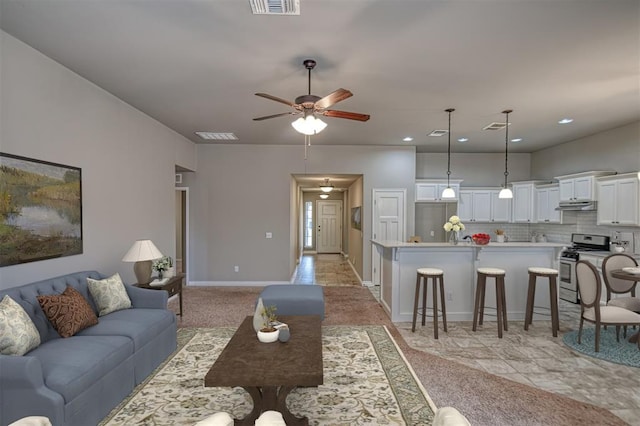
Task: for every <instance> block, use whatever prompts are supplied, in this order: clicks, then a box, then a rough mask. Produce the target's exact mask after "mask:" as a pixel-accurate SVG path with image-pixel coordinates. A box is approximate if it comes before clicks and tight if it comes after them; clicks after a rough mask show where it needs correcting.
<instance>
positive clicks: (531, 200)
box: [511, 182, 536, 223]
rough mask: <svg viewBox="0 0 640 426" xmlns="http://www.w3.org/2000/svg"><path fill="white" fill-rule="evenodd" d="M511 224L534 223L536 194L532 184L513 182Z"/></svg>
mask: <svg viewBox="0 0 640 426" xmlns="http://www.w3.org/2000/svg"><path fill="white" fill-rule="evenodd" d="M511 189H512V191H513V222H517V223H532V222H535V221H536V192H535V183H534V182H514V183H513V184H512V187H511Z"/></svg>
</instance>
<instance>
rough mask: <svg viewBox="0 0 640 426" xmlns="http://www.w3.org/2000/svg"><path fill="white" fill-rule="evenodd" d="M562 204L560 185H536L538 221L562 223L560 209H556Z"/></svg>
mask: <svg viewBox="0 0 640 426" xmlns="http://www.w3.org/2000/svg"><path fill="white" fill-rule="evenodd" d="M559 204H560V187H559V186H558V185H543V186H538V187H536V222H538V223H560V220H561V215H560V213H561V212H560V211H558V210H556V208H557V207H558V205H559Z"/></svg>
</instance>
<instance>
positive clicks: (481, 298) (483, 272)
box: [473, 267, 509, 338]
mask: <svg viewBox="0 0 640 426" xmlns="http://www.w3.org/2000/svg"><path fill="white" fill-rule="evenodd" d="M477 273H478V279H477V282H478V285H477V286H476V297H475V305H474V308H473V331H476V328H477V326H478V324H480V325H482V321H483V318H484V309H485V306H484V302H485V289H486V286H487V277H489V278H495V283H496V308H495V309H496V314H497V315H496V316H497V318H498V337H499V338H502V329H503V328H504V331H509V330H508V326H507V301H506V296H505V287H504V277H505V275H506V271H505V270H504V269H500V268H492V267H482V268H478V269H477Z"/></svg>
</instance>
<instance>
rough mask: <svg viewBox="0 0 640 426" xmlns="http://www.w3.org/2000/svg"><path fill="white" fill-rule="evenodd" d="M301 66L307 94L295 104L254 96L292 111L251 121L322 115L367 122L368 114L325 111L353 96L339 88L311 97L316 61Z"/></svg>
mask: <svg viewBox="0 0 640 426" xmlns="http://www.w3.org/2000/svg"><path fill="white" fill-rule="evenodd" d="M302 64H303V65H304V66H305V68H306V69H307V70H308V72H309V93H308V94H307V95H302V96H298V97H297V98H296V99H295V102H290V101H288V100H286V99H282V98H279V97H277V96H273V95H269V94H267V93H256V96H260V97H262V98H266V99H271V100H272V101H276V102H280V103H282V104H285V105H289V106H290V107H292V108H293V111H289V112H283V113H280V114H273V115H267V116H264V117H257V118H254V119H253V120H254V121H261V120H267V119H269V118H276V117H283V116H285V115H298V114H302V116H303V118H304V119H306V118H307V117H313V116H314V115H316V114H317V115H324V116H325V117H334V118H346V119H348V120H356V121H367V120H368V119H369V115H368V114H359V113H356V112H347V111H338V110H335V109H327V108H329V107H330V106H332V105H335V104H337V103H338V102H340V101H344V100H345V99H347V98H350V97H351V96H353V93H351V92H350V91H348V90H346V89H342V88H341V89H338V90H335V91H334V92H332V93H330V94H328V95H327V96H325V97H324V98H321V97H319V96H316V95H312V94H311V70H312V69H314V68H315V66H316V61H315V60H313V59H305V60H304V61H303V62H302ZM325 126H326V125H325ZM294 127H296V126H294ZM322 128H324V127H322ZM296 130H298V129H297V127H296ZM320 130H322V129H320ZM320 130H316V133H317V132H319V131H320ZM311 134H312V133H311Z"/></svg>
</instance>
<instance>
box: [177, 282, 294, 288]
mask: <svg viewBox="0 0 640 426" xmlns="http://www.w3.org/2000/svg"><path fill="white" fill-rule="evenodd" d="M271 284H291V283H290V282H289V281H189V283H188V284H187V286H188V287H265V286H268V285H271Z"/></svg>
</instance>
